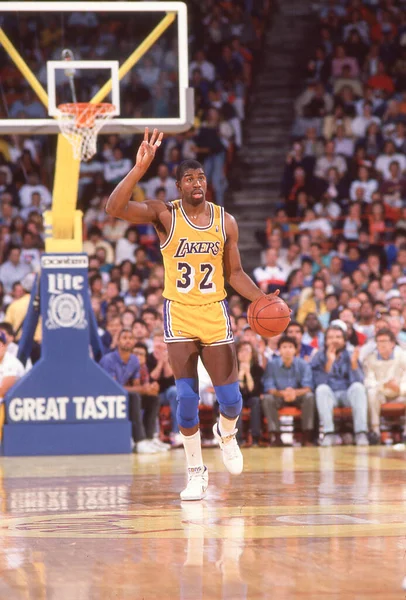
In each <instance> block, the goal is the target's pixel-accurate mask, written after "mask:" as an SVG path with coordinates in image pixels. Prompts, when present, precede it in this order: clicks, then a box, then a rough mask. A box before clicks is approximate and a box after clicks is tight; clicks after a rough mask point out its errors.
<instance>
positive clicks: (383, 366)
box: [364, 328, 406, 444]
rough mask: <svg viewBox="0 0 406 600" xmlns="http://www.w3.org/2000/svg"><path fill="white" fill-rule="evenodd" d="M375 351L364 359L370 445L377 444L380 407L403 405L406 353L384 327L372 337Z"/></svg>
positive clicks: (405, 394)
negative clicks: (386, 404)
mask: <svg viewBox="0 0 406 600" xmlns="http://www.w3.org/2000/svg"><path fill="white" fill-rule="evenodd" d="M375 341H376V346H377V348H376V350H374V351H373V352H371V353H370V354H369V355H368V356H367V357H366V359H365V362H364V370H365V386H366V388H367V393H368V404H369V416H370V426H371V433H370V442H371V443H373V444H378V443H380V439H381V434H380V413H381V405H382V404H385V403H386V402H403V403H406V352H405V350H402V349H401V348H400V347H399V346H397V345H396V337H395V335H394V334H393V332H392V331H391V330H390V329H388V328H386V329H380V330H379V331H378V332H377V333H376V335H375Z"/></svg>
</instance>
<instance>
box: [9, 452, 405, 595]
mask: <svg viewBox="0 0 406 600" xmlns="http://www.w3.org/2000/svg"><path fill="white" fill-rule="evenodd" d="M244 457H245V465H246V467H245V471H244V473H243V474H242V475H241V476H239V477H232V476H230V475H229V474H228V473H226V472H225V471H224V469H223V466H222V463H221V458H220V456H219V450H218V449H214V448H213V449H207V450H205V451H204V458H205V462H206V464H207V466H208V467H209V473H210V486H209V493H208V496H207V498H206V499H205V500H204V501H202V502H189V503H181V502H180V499H179V496H178V493H179V491H180V490H181V489H182V486H183V484H184V461H183V451H182V450H174V451H172V452H169V453H165V454H160V455H153V456H142V455H140V456H137V455H130V456H84V457H61V458H50V457H44V458H0V511H1V520H0V600H31V599H33V600H152V599H159V600H178V599H179V600H204V599H208V600H209V599H210V600H211V599H213V600H217V599H219V600H239V599H247V600H254V599H272V600H293V599H299V600H300V599H309V600H310V599H316V600H330V599H340V600H347V599H351V600H371V599H372V600H376V599H378V598H379V599H382V600H395V599H402V600H404V599H405V598H406V591H405V590H403V589H402V585H403V580H404V578H405V577H406V538H405V534H406V453H405V452H396V451H394V450H392V449H390V448H386V447H374V448H367V449H365V448H359V449H357V448H353V447H343V448H309V449H307V448H305V449H301V448H283V449H270V448H260V449H254V448H250V449H247V450H244ZM405 582H406V578H405Z"/></svg>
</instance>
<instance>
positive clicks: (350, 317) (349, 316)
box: [339, 308, 368, 348]
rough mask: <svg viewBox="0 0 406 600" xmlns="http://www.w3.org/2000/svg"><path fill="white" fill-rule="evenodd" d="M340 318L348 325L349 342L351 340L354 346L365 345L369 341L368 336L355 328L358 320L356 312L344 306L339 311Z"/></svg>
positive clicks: (347, 336)
mask: <svg viewBox="0 0 406 600" xmlns="http://www.w3.org/2000/svg"><path fill="white" fill-rule="evenodd" d="M339 318H340V320H341V321H343V322H344V323H345V325H346V326H347V332H346V333H347V335H346V338H347V342H349V343H350V344H351V345H352V346H353V347H354V348H356V347H357V346H363V345H364V344H365V343H366V341H367V339H368V338H367V336H366V335H364V334H363V333H361V331H357V330H356V329H355V325H356V320H355V317H354V313H353V312H352V310H351V309H350V308H343V309H342V310H341V311H340V312H339Z"/></svg>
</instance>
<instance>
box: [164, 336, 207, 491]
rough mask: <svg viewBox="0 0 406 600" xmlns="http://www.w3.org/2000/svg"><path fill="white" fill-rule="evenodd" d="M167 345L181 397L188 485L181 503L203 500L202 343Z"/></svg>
mask: <svg viewBox="0 0 406 600" xmlns="http://www.w3.org/2000/svg"><path fill="white" fill-rule="evenodd" d="M167 346H168V354H169V361H170V363H171V367H172V369H173V374H174V377H175V384H176V390H177V396H178V406H177V411H176V416H177V420H178V426H179V431H180V433H181V435H182V439H183V447H184V449H185V454H186V462H187V469H188V485H187V487H186V488H185V489H184V490H183V491H182V492H181V495H180V497H181V499H182V500H200V499H201V498H203V497H204V494H205V492H206V489H207V485H208V473H207V468H206V467H205V466H204V465H203V457H202V445H201V437H200V429H199V394H198V379H197V361H198V358H199V353H200V344H199V342H194V341H193V342H173V343H170V344H168V345H167Z"/></svg>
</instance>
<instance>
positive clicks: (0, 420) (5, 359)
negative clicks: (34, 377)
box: [0, 331, 24, 441]
mask: <svg viewBox="0 0 406 600" xmlns="http://www.w3.org/2000/svg"><path fill="white" fill-rule="evenodd" d="M7 349H8V343H7V337H6V335H5V334H4V333H3V332H2V331H0V441H1V438H2V433H3V424H4V417H5V410H4V397H5V396H6V394H7V392H9V391H10V389H11V388H12V387H13V385H14V384H15V383H16V381H17V380H18V379H20V377H22V376H23V375H24V367H23V365H22V364H21V362H20V361H19V360H18V358H16V356H14V355H13V353H12V352H8V351H7Z"/></svg>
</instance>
